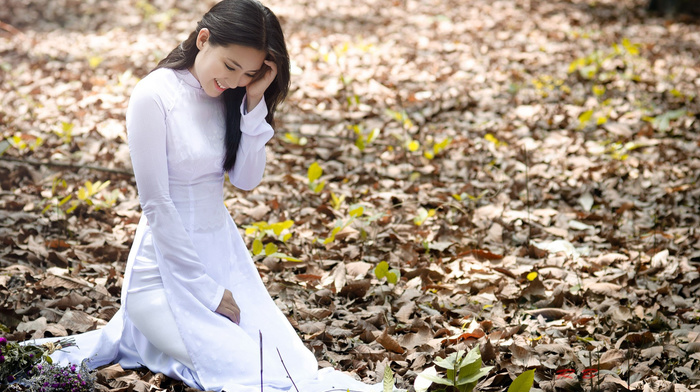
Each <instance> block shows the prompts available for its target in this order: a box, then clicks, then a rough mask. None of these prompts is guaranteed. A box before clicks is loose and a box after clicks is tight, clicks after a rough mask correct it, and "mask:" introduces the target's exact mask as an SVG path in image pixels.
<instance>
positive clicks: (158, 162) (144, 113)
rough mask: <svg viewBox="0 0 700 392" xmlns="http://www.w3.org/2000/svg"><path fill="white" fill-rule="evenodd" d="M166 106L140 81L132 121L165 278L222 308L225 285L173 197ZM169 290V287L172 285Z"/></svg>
mask: <svg viewBox="0 0 700 392" xmlns="http://www.w3.org/2000/svg"><path fill="white" fill-rule="evenodd" d="M165 117H166V110H165V107H164V104H163V102H162V100H161V99H160V97H159V96H158V95H157V94H156V93H155V92H153V91H152V90H150V89H149V88H148V85H147V84H146V83H143V82H141V83H139V84H138V85H137V86H136V88H135V89H134V92H133V94H132V96H131V99H130V100H129V107H128V109H127V113H126V127H127V131H128V136H129V151H130V153H131V161H132V165H133V168H134V175H135V177H136V185H137V187H138V192H139V200H140V202H141V207H142V209H143V213H144V214H145V215H146V219H147V220H148V224H149V225H150V228H151V232H152V235H153V240H154V241H153V242H154V244H155V247H156V252H158V253H160V255H162V257H159V258H158V259H159V260H158V261H159V263H158V269H159V270H160V273H161V275H163V280H164V281H165V280H166V278H171V279H169V280H170V281H172V282H176V284H177V285H179V286H180V288H182V289H184V290H186V291H188V292H190V293H191V294H192V295H193V296H194V297H195V298H196V299H197V300H198V301H199V302H201V303H202V304H203V305H204V306H206V307H207V308H209V309H211V310H216V309H217V307H218V305H219V303H220V301H221V299H222V297H223V295H224V287H223V286H220V285H219V284H218V283H216V282H215V281H214V280H213V279H212V278H211V277H210V276H209V275H207V273H206V269H205V267H204V265H203V264H202V263H201V262H200V260H199V256H198V255H197V253H196V251H195V249H194V245H193V243H192V240H191V239H190V237H189V235H188V234H187V232H186V231H185V227H184V225H183V223H182V220H181V219H180V214H179V213H178V212H177V210H176V209H175V205H174V204H173V201H172V199H171V198H170V191H169V184H168V160H167V156H166V126H165ZM166 290H167V287H166Z"/></svg>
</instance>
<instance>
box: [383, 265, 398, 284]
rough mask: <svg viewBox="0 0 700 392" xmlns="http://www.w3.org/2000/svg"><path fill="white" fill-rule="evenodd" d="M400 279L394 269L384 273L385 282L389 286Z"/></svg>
mask: <svg viewBox="0 0 700 392" xmlns="http://www.w3.org/2000/svg"><path fill="white" fill-rule="evenodd" d="M400 277H401V272H400V271H399V270H397V269H395V268H393V269H390V270H389V271H388V272H387V273H386V281H387V282H389V283H391V284H396V283H397V282H398V281H399V278H400Z"/></svg>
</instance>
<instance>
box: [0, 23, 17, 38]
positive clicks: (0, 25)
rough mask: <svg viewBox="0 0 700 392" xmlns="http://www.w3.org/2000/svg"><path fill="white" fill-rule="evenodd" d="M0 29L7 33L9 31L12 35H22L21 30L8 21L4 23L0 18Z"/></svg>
mask: <svg viewBox="0 0 700 392" xmlns="http://www.w3.org/2000/svg"><path fill="white" fill-rule="evenodd" d="M0 29H3V30H5V31H7V32H8V33H10V34H12V35H22V32H21V31H19V30H18V29H17V28H16V27H15V26H13V25H11V24H9V23H5V22H3V21H1V20H0Z"/></svg>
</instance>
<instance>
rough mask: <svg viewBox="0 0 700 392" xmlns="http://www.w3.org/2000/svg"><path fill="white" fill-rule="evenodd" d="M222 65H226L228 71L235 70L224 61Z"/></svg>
mask: <svg viewBox="0 0 700 392" xmlns="http://www.w3.org/2000/svg"><path fill="white" fill-rule="evenodd" d="M224 65H225V66H226V68H228V70H229V71H235V70H236V69H235V68H231V67H229V66H228V64H226V63H224Z"/></svg>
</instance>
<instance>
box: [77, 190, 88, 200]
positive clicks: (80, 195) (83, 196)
mask: <svg viewBox="0 0 700 392" xmlns="http://www.w3.org/2000/svg"><path fill="white" fill-rule="evenodd" d="M78 199H80V200H85V199H87V191H86V190H85V188H80V189H78Z"/></svg>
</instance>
